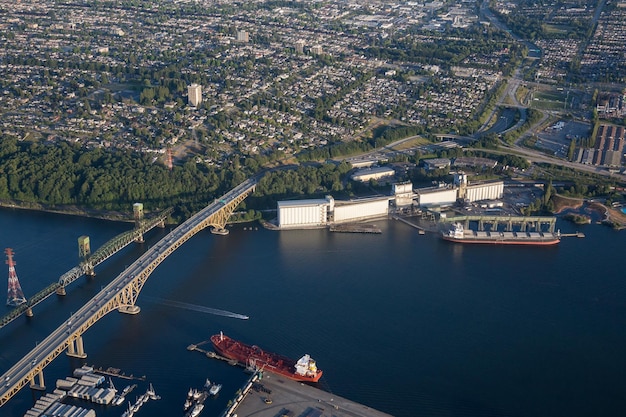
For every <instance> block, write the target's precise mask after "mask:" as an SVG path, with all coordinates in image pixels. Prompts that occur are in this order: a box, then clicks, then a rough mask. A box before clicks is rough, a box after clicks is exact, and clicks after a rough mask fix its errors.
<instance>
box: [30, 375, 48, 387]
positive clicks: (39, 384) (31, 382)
mask: <svg viewBox="0 0 626 417" xmlns="http://www.w3.org/2000/svg"><path fill="white" fill-rule="evenodd" d="M37 379H38V380H39V381H38V383H37V382H35V381H36V380H37ZM30 389H35V390H37V391H45V390H46V383H45V382H44V379H43V370H42V371H39V373H38V374H37V375H35V376H33V379H31V380H30Z"/></svg>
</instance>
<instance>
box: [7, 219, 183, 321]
mask: <svg viewBox="0 0 626 417" xmlns="http://www.w3.org/2000/svg"><path fill="white" fill-rule="evenodd" d="M173 211H174V210H173V209H172V208H168V209H166V210H164V211H162V212H161V213H159V214H158V215H157V216H156V217H154V218H151V219H142V220H141V221H140V222H139V223H138V224H137V226H136V227H135V228H134V229H133V230H129V231H128V232H124V233H122V234H120V235H117V236H115V237H114V238H113V239H111V240H109V241H108V242H106V243H105V244H104V245H102V246H101V247H100V248H98V250H96V251H95V252H94V253H92V254H91V255H90V256H88V257H87V259H85V260H84V261H82V262H81V263H80V264H79V265H78V266H75V267H74V268H72V269H70V270H69V271H67V272H66V273H65V274H63V275H61V277H60V278H59V281H58V282H54V283H52V284H50V285H48V286H47V287H45V288H44V289H42V290H41V291H39V292H38V293H36V294H35V295H33V296H32V297H30V298H29V299H28V300H27V301H26V303H24V304H21V305H19V306H17V307H16V308H14V309H13V310H11V311H10V312H9V313H7V314H5V315H4V316H3V317H2V318H0V328H2V327H4V326H6V325H7V324H9V323H11V322H12V321H13V320H15V319H16V318H18V317H19V316H21V315H22V314H26V315H27V316H32V315H33V307H34V306H36V305H37V304H39V303H40V302H42V301H43V300H45V299H46V298H48V297H49V296H51V295H52V294H54V293H57V294H59V295H65V287H66V286H68V285H69V284H71V283H72V282H74V281H76V280H77V279H78V278H80V277H81V276H83V275H95V273H94V268H95V267H96V266H97V265H99V264H101V263H102V262H104V261H106V260H107V259H109V258H110V257H111V256H113V255H115V253H117V252H119V251H120V250H122V249H124V248H125V247H126V246H128V245H130V244H131V243H132V242H141V241H143V235H144V233H146V232H148V231H150V230H152V229H153V228H155V227H157V226H164V225H165V219H167V217H168V216H169V215H170V214H172V212H173Z"/></svg>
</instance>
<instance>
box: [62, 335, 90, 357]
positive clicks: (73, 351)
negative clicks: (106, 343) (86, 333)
mask: <svg viewBox="0 0 626 417" xmlns="http://www.w3.org/2000/svg"><path fill="white" fill-rule="evenodd" d="M74 343H76V347H74ZM67 356H71V357H73V358H80V359H85V358H86V357H87V354H86V353H85V348H84V346H83V338H82V336H78V337H77V338H76V339H74V340H71V341H70V344H69V345H68V346H67Z"/></svg>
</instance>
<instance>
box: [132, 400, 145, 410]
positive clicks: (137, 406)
mask: <svg viewBox="0 0 626 417" xmlns="http://www.w3.org/2000/svg"><path fill="white" fill-rule="evenodd" d="M142 405H143V403H142V402H141V399H140V398H135V404H133V408H132V410H133V413H136V412H137V411H139V409H140V408H141V406H142Z"/></svg>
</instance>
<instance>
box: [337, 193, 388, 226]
mask: <svg viewBox="0 0 626 417" xmlns="http://www.w3.org/2000/svg"><path fill="white" fill-rule="evenodd" d="M392 199H393V197H379V198H368V199H363V200H356V201H336V203H335V210H334V212H333V213H332V216H331V218H332V221H333V222H334V223H347V222H354V221H360V220H367V219H373V218H376V217H383V216H387V214H388V213H389V200H392Z"/></svg>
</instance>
